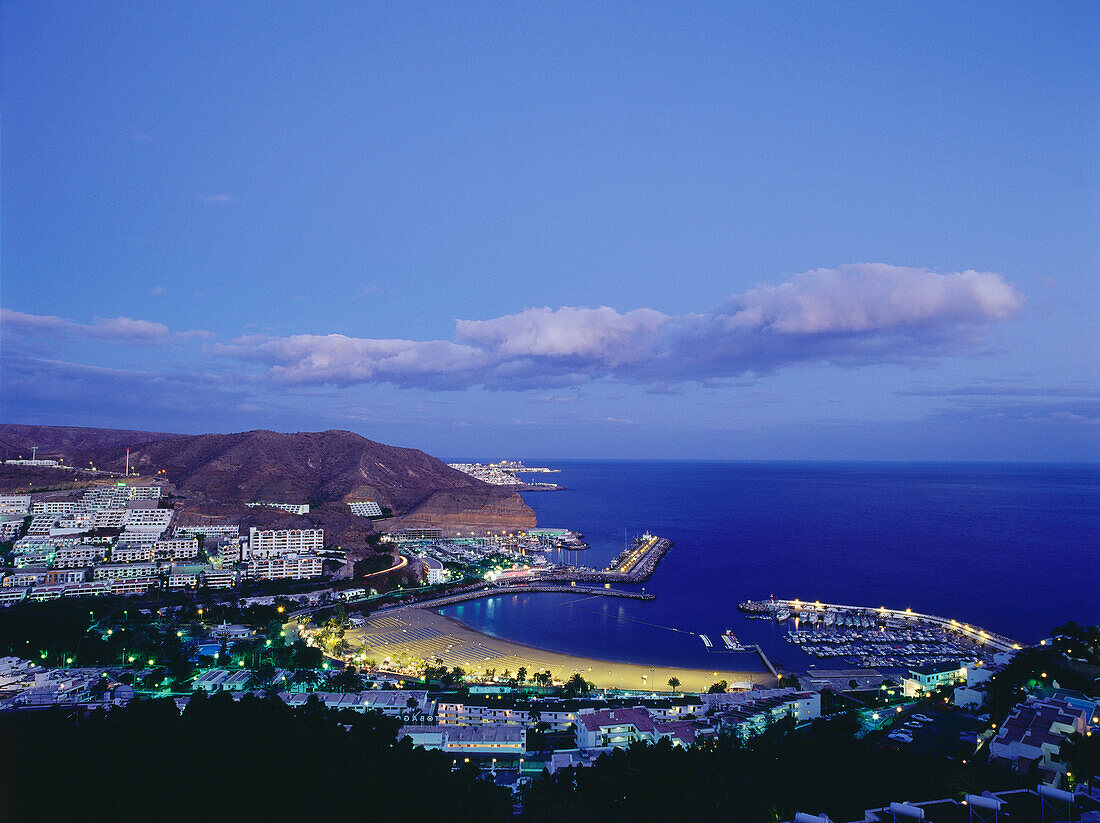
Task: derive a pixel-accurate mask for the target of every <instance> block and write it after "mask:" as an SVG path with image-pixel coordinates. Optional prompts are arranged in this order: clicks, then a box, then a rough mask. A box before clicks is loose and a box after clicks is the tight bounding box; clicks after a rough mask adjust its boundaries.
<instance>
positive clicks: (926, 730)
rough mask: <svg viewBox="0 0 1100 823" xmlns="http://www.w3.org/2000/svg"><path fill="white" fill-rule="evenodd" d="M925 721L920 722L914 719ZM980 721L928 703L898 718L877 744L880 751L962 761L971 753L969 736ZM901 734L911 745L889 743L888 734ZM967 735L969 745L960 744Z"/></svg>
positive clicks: (970, 736) (891, 741)
mask: <svg viewBox="0 0 1100 823" xmlns="http://www.w3.org/2000/svg"><path fill="white" fill-rule="evenodd" d="M921 717H927V718H930V720H927V721H922V720H919V719H918V718H921ZM981 726H982V724H981V723H980V721H978V720H976V719H975V718H973V717H971V716H970V715H967V714H964V713H963V712H960V711H957V710H955V709H953V708H951V707H942V708H941V707H937V706H935V705H932V704H930V703H927V702H926V703H920V704H917V706H916V707H915V708H913V709H912V710H910V711H906V712H903V713H902V714H900V715H898V719H897V720H896V721H894V723H892V724H891V725H890V727H889V729H888V731H887V735H885V736H883V738H882V741H881V742H880V743H879V745H880V746H882V747H893V748H899V749H901V748H904V749H907V750H909V751H912V752H914V753H916V754H921V755H933V756H937V757H942V756H957V757H962V758H965V757H967V756H968V755H969V754H971V753H973V751H974V743H973V742H972V741H973V735H974V734H976V733H977V732H978V731H979V730H980V729H981ZM899 731H900V732H905V733H908V734H909V735H910V736H912V738H913V739H912V741H911V742H906V741H900V740H892V739H891V738H890V737H889V734H893V733H897V732H899ZM961 735H967V736H968V738H969V741H970V742H966V741H963V740H960V736H961Z"/></svg>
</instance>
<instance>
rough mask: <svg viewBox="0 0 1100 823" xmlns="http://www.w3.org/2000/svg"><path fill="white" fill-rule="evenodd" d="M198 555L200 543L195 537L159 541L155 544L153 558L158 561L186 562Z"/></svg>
mask: <svg viewBox="0 0 1100 823" xmlns="http://www.w3.org/2000/svg"><path fill="white" fill-rule="evenodd" d="M198 555H199V541H198V540H197V539H196V538H194V537H192V538H189V539H179V538H176V539H173V540H158V541H157V542H156V543H154V544H153V558H154V559H156V560H186V559H188V558H191V557H198Z"/></svg>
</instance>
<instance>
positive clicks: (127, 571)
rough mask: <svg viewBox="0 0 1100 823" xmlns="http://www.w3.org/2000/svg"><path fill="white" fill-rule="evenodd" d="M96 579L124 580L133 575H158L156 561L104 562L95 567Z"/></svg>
mask: <svg viewBox="0 0 1100 823" xmlns="http://www.w3.org/2000/svg"><path fill="white" fill-rule="evenodd" d="M94 576H95V579H96V580H124V579H127V578H133V577H156V576H157V565H156V563H103V564H101V565H99V566H96V567H95V569H94Z"/></svg>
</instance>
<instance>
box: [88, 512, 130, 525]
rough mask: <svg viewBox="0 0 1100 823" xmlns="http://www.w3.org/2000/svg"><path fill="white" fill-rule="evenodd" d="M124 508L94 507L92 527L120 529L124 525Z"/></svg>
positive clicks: (125, 515)
mask: <svg viewBox="0 0 1100 823" xmlns="http://www.w3.org/2000/svg"><path fill="white" fill-rule="evenodd" d="M127 514H128V511H127V510H126V509H106V508H104V509H96V512H95V517H93V518H92V528H93V529H121V528H122V527H123V526H125V525H126V517H127Z"/></svg>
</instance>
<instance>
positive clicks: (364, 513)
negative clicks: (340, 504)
mask: <svg viewBox="0 0 1100 823" xmlns="http://www.w3.org/2000/svg"><path fill="white" fill-rule="evenodd" d="M348 508H349V509H351V513H352V514H354V515H357V516H359V517H381V516H382V507H381V506H379V505H378V503H376V502H375V501H373V500H363V501H356V502H353V503H348Z"/></svg>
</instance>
